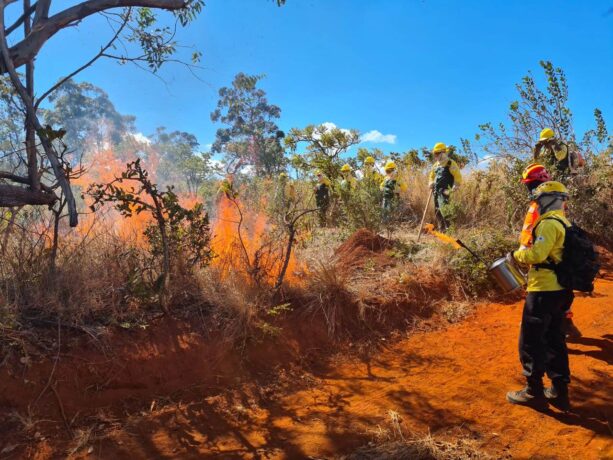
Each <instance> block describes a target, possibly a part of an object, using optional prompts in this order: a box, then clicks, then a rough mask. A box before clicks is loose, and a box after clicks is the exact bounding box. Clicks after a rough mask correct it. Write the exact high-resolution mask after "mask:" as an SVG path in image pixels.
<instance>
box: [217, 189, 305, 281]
mask: <svg viewBox="0 0 613 460" xmlns="http://www.w3.org/2000/svg"><path fill="white" fill-rule="evenodd" d="M239 208H240V211H239ZM241 214H242V221H241ZM239 224H240V236H239ZM271 230H272V224H271V223H270V222H269V221H268V219H267V218H266V217H265V216H264V215H263V214H261V213H259V212H256V211H253V210H251V209H246V207H245V206H243V205H242V204H241V203H240V202H238V201H235V202H233V201H232V200H230V199H228V198H226V197H222V199H221V200H220V201H219V203H218V206H217V215H216V219H215V221H214V222H213V240H212V249H213V251H214V253H215V255H216V257H215V259H213V265H214V266H216V267H218V268H220V269H221V272H222V276H225V275H227V274H228V273H229V272H230V271H234V272H235V273H239V274H242V275H253V274H254V273H250V272H254V271H259V275H260V277H261V279H262V280H263V281H265V282H267V283H269V284H271V283H274V282H275V281H276V277H277V276H278V274H279V272H280V271H281V269H282V266H283V261H284V256H285V242H284V241H278V239H277V240H276V241H275V240H273V239H272V238H271V233H270V232H271ZM297 269H298V263H297V261H296V258H295V256H294V253H293V252H292V254H291V256H290V259H289V263H288V267H287V272H286V276H285V279H286V280H287V281H290V282H298V277H297V275H296V272H297Z"/></svg>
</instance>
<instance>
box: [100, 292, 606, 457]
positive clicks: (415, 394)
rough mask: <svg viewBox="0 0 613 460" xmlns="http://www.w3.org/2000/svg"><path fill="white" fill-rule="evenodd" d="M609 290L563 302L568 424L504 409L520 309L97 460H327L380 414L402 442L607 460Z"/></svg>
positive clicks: (191, 408)
mask: <svg viewBox="0 0 613 460" xmlns="http://www.w3.org/2000/svg"><path fill="white" fill-rule="evenodd" d="M612 305H613V281H611V280H600V281H599V282H598V284H597V290H596V294H595V296H594V297H592V298H586V297H579V298H577V300H576V302H575V307H574V310H575V317H576V323H577V324H578V326H579V328H580V329H581V330H582V331H583V334H584V336H583V338H581V339H579V340H576V341H574V342H572V343H570V344H569V349H570V354H571V369H572V372H573V383H572V387H571V389H572V395H571V396H572V399H573V401H574V405H575V410H574V413H573V414H569V415H564V414H562V413H560V412H557V411H556V410H547V411H545V412H542V413H541V412H537V411H535V410H532V409H529V408H524V407H517V406H512V405H510V404H508V403H507V402H506V401H505V393H506V391H507V390H509V389H515V388H519V387H520V386H521V385H522V384H523V381H522V379H521V376H520V366H519V363H518V359H517V351H516V342H517V333H518V326H519V321H520V315H521V304H520V303H517V304H512V305H482V306H480V307H478V309H477V311H476V313H475V315H474V316H473V317H471V318H470V319H468V320H467V321H464V322H462V323H460V324H457V325H454V326H451V327H449V328H448V329H446V330H442V331H437V332H428V333H422V334H418V335H414V336H412V337H410V338H408V339H403V340H400V341H398V342H397V343H395V344H393V345H392V346H390V347H387V348H384V349H383V350H382V351H380V352H377V353H375V354H374V356H373V357H372V358H371V359H370V360H368V361H367V360H364V359H362V360H359V359H345V360H340V361H339V360H337V361H336V362H334V363H333V364H331V365H327V366H326V367H325V368H324V369H322V370H321V371H319V372H314V373H312V374H304V373H303V372H300V371H297V372H291V371H287V372H281V373H280V374H279V375H280V377H279V379H278V381H276V382H274V383H273V384H270V385H268V386H266V387H261V386H257V385H254V384H251V385H249V384H245V385H242V386H240V385H239V388H241V389H240V390H235V391H227V392H226V393H224V394H219V395H217V396H214V397H204V398H200V399H192V398H189V400H188V402H185V403H181V402H179V403H177V402H176V401H175V402H173V403H171V404H168V405H166V406H164V407H162V408H160V409H159V410H158V409H152V410H151V411H150V413H144V414H142V415H141V416H139V417H136V418H133V420H131V421H128V422H127V424H126V425H124V426H123V428H122V429H120V430H117V431H116V432H115V433H114V434H112V435H111V436H110V437H107V439H106V440H104V441H102V442H100V443H98V444H97V445H96V446H95V448H94V450H93V452H92V455H97V456H98V457H99V458H132V459H134V458H203V457H220V458H307V457H308V458H330V457H335V456H338V455H340V454H343V453H347V452H350V451H351V450H352V449H355V448H356V447H358V446H360V445H363V444H364V443H365V442H367V441H368V440H369V439H370V438H371V436H372V431H373V430H374V429H376V427H377V425H382V426H383V425H385V424H386V422H387V419H388V417H389V411H395V412H397V413H398V414H399V415H400V417H401V418H402V420H403V424H404V426H405V428H406V429H407V430H408V431H411V432H415V433H417V434H425V433H427V432H428V431H430V432H432V433H437V434H441V435H445V433H446V434H448V435H453V434H460V435H463V436H470V437H471V438H473V439H475V440H476V442H477V444H478V445H479V446H481V448H482V449H484V450H485V451H487V452H489V453H491V454H493V455H495V456H496V457H497V458H509V457H511V458H532V457H538V458H556V459H567V458H568V459H592V458H594V459H595V458H613V444H612V434H613V432H612V428H613V427H612V423H613V418H612V416H613V413H612V409H613V399H612V398H613V380H612V372H611V370H612V367H611V363H612V360H613V335H612V334H613V318H612V316H611V306H612Z"/></svg>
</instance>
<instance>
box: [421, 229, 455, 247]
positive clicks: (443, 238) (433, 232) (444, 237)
mask: <svg viewBox="0 0 613 460" xmlns="http://www.w3.org/2000/svg"><path fill="white" fill-rule="evenodd" d="M424 231H425V232H426V233H429V234H430V235H433V236H435V237H437V238H438V239H439V240H441V241H442V242H443V243H447V244H450V245H451V246H452V247H453V248H454V249H461V248H462V246H461V245H460V244H459V243H458V241H457V240H456V239H455V238H453V237H451V236H449V235H445V234H444V233H440V232H437V231H436V230H434V225H432V224H426V225H424Z"/></svg>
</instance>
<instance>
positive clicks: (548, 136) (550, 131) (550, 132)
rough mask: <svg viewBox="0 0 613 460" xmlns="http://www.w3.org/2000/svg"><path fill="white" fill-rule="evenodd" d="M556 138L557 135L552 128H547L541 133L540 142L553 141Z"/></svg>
mask: <svg viewBox="0 0 613 460" xmlns="http://www.w3.org/2000/svg"><path fill="white" fill-rule="evenodd" d="M554 137H555V133H554V132H553V129H551V128H545V129H544V130H542V131H541V137H540V139H539V141H546V140H547V139H553V138H554Z"/></svg>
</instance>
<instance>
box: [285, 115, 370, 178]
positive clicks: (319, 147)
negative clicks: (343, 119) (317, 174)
mask: <svg viewBox="0 0 613 460" xmlns="http://www.w3.org/2000/svg"><path fill="white" fill-rule="evenodd" d="M359 142H360V133H359V131H358V130H356V129H350V130H347V129H340V128H338V127H336V126H335V125H334V124H333V123H324V124H321V125H319V126H315V125H309V126H307V127H306V128H304V129H299V128H292V129H291V130H290V132H289V133H288V135H287V136H286V137H285V145H286V146H287V147H289V148H290V149H291V150H292V151H293V152H296V150H297V149H298V146H299V145H300V144H301V143H306V150H307V153H306V154H305V155H304V157H305V160H306V163H307V164H308V165H309V166H310V167H311V168H317V169H321V170H322V171H323V172H324V173H325V174H326V175H327V176H328V177H329V178H330V179H336V178H337V177H338V176H339V175H340V167H341V164H340V163H341V161H340V159H339V155H340V154H341V153H343V152H346V151H347V150H348V149H349V148H350V147H351V146H352V145H356V144H358V143H359Z"/></svg>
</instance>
